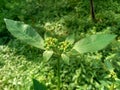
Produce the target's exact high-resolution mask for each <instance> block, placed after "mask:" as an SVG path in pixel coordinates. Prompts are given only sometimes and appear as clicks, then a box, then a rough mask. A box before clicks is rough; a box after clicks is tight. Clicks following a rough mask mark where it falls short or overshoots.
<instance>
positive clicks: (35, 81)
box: [33, 79, 47, 90]
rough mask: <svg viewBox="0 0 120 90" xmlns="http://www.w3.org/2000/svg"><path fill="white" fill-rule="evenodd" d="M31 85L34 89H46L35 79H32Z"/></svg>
mask: <svg viewBox="0 0 120 90" xmlns="http://www.w3.org/2000/svg"><path fill="white" fill-rule="evenodd" d="M33 87H34V90H47V88H46V86H45V85H43V84H42V83H40V82H39V81H37V80H36V79H33Z"/></svg>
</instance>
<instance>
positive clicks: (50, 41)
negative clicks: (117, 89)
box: [45, 37, 58, 50]
mask: <svg viewBox="0 0 120 90" xmlns="http://www.w3.org/2000/svg"><path fill="white" fill-rule="evenodd" d="M57 42H58V40H57V39H56V38H52V37H48V38H46V39H45V48H46V49H47V50H48V49H53V48H56V45H57Z"/></svg>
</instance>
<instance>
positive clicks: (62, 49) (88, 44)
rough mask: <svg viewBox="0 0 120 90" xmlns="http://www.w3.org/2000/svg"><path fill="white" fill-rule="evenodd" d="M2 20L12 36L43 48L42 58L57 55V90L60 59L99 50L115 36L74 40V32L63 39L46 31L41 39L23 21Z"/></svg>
mask: <svg viewBox="0 0 120 90" xmlns="http://www.w3.org/2000/svg"><path fill="white" fill-rule="evenodd" d="M4 20H5V23H6V26H7V29H8V30H9V31H10V32H11V34H12V35H13V36H15V37H16V38H18V39H20V40H22V41H23V42H25V43H27V44H29V45H31V46H34V47H37V48H39V49H42V50H44V52H43V59H44V60H46V61H47V60H49V59H50V58H51V57H52V55H53V54H54V55H55V56H56V57H57V75H58V86H57V87H58V90H60V82H61V80H60V60H63V61H65V63H67V64H69V60H70V59H69V56H70V55H76V53H74V52H77V53H79V54H81V53H87V52H95V51H98V50H101V49H103V48H104V47H106V46H107V45H108V44H109V43H110V42H111V41H112V40H113V39H114V38H115V37H116V35H111V34H96V35H91V36H89V37H86V38H84V39H81V40H79V41H77V42H75V40H74V34H72V35H69V36H67V37H66V39H65V40H63V39H60V38H57V37H55V36H53V35H50V34H49V35H48V34H47V33H48V32H46V33H45V37H44V39H43V38H42V37H41V36H40V35H39V34H38V33H37V32H36V31H35V30H34V29H33V28H32V27H31V26H29V25H27V24H24V23H23V22H19V21H14V20H10V19H4ZM34 82H35V80H34Z"/></svg>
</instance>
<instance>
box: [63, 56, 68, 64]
mask: <svg viewBox="0 0 120 90" xmlns="http://www.w3.org/2000/svg"><path fill="white" fill-rule="evenodd" d="M61 58H62V59H63V61H64V62H65V63H66V64H69V57H68V56H67V55H66V54H61Z"/></svg>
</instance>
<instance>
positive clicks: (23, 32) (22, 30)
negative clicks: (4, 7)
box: [4, 19, 44, 49]
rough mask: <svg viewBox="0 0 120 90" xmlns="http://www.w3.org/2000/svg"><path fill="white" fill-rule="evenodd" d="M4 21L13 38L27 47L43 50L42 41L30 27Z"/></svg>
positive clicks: (7, 20) (16, 22) (12, 21)
mask: <svg viewBox="0 0 120 90" xmlns="http://www.w3.org/2000/svg"><path fill="white" fill-rule="evenodd" d="M4 21H5V23H6V26H7V29H8V30H9V32H10V33H11V34H12V35H13V36H15V37H16V38H18V39H20V40H22V41H23V42H25V43H27V44H29V45H32V46H34V47H37V48H40V49H44V40H43V39H42V37H41V36H40V35H39V34H38V33H37V32H36V31H35V30H34V29H33V28H32V27H31V26H29V25H27V24H24V23H23V22H19V21H14V20H10V19H4Z"/></svg>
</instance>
